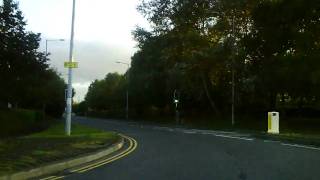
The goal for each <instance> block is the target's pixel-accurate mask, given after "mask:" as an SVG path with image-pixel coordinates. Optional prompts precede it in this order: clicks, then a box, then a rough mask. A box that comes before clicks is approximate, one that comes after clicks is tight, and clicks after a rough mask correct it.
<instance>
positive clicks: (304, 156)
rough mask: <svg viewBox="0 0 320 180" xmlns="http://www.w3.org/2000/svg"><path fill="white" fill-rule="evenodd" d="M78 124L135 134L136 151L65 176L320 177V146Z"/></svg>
mask: <svg viewBox="0 0 320 180" xmlns="http://www.w3.org/2000/svg"><path fill="white" fill-rule="evenodd" d="M75 121H76V122H77V123H81V124H85V125H89V126H92V127H96V128H100V129H103V130H108V131H110V130H111V131H116V132H120V133H123V134H125V135H128V136H130V137H132V138H134V139H135V140H136V141H137V142H138V146H137V148H136V150H135V151H134V152H132V153H131V154H129V155H128V156H125V157H123V158H121V159H119V160H116V161H114V162H112V163H110V164H106V165H104V166H101V167H97V168H95V169H92V170H91V171H88V172H85V173H75V174H71V175H69V176H66V177H65V179H70V180H71V179H77V180H78V179H90V180H94V179H97V180H101V179H107V180H171V179H172V180H189V179H190V180H198V179H199V180H215V179H217V180H223V179H230V180H259V179H263V180H264V179H265V180H277V179H281V180H285V179H288V180H309V179H310V180H311V179H314V180H318V179H320V166H319V164H320V149H318V148H312V147H304V146H297V145H293V144H285V143H281V142H272V141H265V140H261V139H255V138H253V137H251V136H250V135H246V134H237V133H228V132H222V131H221V132H220V131H205V130H193V129H191V130H187V129H179V128H166V127H158V126H153V125H144V124H138V123H133V122H124V121H120V122H119V121H115V120H97V119H86V118H77V120H75Z"/></svg>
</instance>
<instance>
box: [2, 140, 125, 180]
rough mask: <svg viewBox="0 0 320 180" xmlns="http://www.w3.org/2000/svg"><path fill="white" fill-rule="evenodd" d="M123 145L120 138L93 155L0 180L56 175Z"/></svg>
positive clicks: (10, 175) (107, 153)
mask: <svg viewBox="0 0 320 180" xmlns="http://www.w3.org/2000/svg"><path fill="white" fill-rule="evenodd" d="M123 144H124V138H123V137H121V139H120V140H119V141H118V142H116V143H114V144H113V145H111V146H110V147H108V148H106V149H103V150H100V151H97V152H94V153H90V154H87V155H84V156H81V157H76V158H73V159H68V160H63V161H59V162H55V163H52V164H49V165H45V166H42V167H39V168H34V169H30V170H27V171H21V172H17V173H14V174H9V175H5V176H1V177H0V180H24V179H30V178H35V177H40V176H45V175H48V174H53V173H57V172H60V171H63V170H65V169H69V168H72V167H75V166H79V165H81V164H85V163H88V162H91V161H95V160H97V159H100V158H102V157H105V156H107V155H109V154H111V153H113V152H116V151H118V150H119V149H121V148H122V147H123Z"/></svg>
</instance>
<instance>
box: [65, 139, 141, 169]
mask: <svg viewBox="0 0 320 180" xmlns="http://www.w3.org/2000/svg"><path fill="white" fill-rule="evenodd" d="M121 136H122V137H123V138H125V139H127V140H128V141H129V147H128V148H127V149H126V150H125V151H123V152H121V153H120V154H117V155H115V156H112V157H110V158H107V159H104V160H101V161H98V162H96V163H93V164H89V165H87V166H84V167H81V168H79V169H75V170H72V171H70V172H72V173H75V172H77V173H84V172H87V171H90V170H92V169H95V168H97V167H100V166H103V165H105V164H108V163H111V162H113V161H115V160H117V159H120V158H122V157H124V156H127V155H128V154H130V153H131V152H133V151H134V150H135V149H136V148H137V146H138V143H137V141H136V140H135V139H133V138H131V137H128V136H125V135H121Z"/></svg>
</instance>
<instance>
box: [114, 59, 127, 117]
mask: <svg viewBox="0 0 320 180" xmlns="http://www.w3.org/2000/svg"><path fill="white" fill-rule="evenodd" d="M116 63H118V64H123V65H127V66H128V69H129V68H130V64H129V63H125V62H121V61H116ZM127 73H128V72H127ZM126 79H127V92H126V96H127V102H126V119H129V78H128V74H127V76H126Z"/></svg>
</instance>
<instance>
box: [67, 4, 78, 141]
mask: <svg viewBox="0 0 320 180" xmlns="http://www.w3.org/2000/svg"><path fill="white" fill-rule="evenodd" d="M75 5H76V0H73V5H72V21H71V38H70V50H69V63H72V62H73V43H74V20H75V9H76V8H75V7H76V6H75ZM66 106H67V107H66V122H65V133H66V135H68V136H70V134H71V113H72V67H70V66H69V67H68V89H67V102H66Z"/></svg>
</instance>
